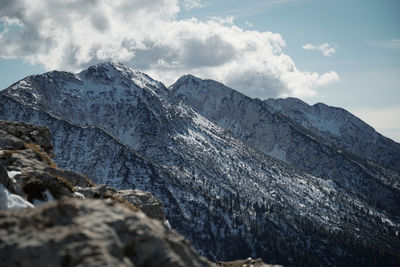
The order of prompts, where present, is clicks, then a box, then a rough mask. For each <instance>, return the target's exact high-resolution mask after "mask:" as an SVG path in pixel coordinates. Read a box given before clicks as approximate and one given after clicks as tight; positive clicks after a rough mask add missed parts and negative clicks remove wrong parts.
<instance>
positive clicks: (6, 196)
mask: <svg viewBox="0 0 400 267" xmlns="http://www.w3.org/2000/svg"><path fill="white" fill-rule="evenodd" d="M33 207H34V206H33V205H32V204H31V203H30V202H28V201H26V200H25V199H23V198H22V197H20V196H18V195H15V194H12V193H10V191H8V189H7V188H5V187H4V185H2V184H0V210H10V209H23V208H33Z"/></svg>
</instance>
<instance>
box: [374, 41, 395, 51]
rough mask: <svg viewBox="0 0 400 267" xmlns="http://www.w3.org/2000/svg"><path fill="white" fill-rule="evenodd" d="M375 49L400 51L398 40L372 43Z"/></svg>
mask: <svg viewBox="0 0 400 267" xmlns="http://www.w3.org/2000/svg"><path fill="white" fill-rule="evenodd" d="M372 45H373V46H375V47H381V48H387V49H400V39H391V40H385V41H379V42H374V43H372Z"/></svg>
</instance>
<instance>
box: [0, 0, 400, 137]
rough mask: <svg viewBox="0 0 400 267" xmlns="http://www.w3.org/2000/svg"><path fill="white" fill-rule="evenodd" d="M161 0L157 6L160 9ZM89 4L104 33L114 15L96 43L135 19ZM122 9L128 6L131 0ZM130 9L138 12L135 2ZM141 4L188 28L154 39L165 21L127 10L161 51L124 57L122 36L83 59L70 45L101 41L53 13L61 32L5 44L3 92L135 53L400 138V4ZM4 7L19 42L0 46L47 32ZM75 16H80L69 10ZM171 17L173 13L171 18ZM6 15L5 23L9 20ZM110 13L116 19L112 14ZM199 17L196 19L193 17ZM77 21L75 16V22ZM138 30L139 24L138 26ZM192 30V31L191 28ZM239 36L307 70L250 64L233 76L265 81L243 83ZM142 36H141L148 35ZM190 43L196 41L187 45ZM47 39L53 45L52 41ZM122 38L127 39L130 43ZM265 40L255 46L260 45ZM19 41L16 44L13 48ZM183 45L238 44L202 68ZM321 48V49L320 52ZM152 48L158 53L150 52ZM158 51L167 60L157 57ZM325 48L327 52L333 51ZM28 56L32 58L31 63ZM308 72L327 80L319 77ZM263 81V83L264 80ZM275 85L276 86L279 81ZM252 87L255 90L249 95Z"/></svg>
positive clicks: (169, 75)
mask: <svg viewBox="0 0 400 267" xmlns="http://www.w3.org/2000/svg"><path fill="white" fill-rule="evenodd" d="M15 2H21V5H22V4H25V5H28V4H27V3H28V2H26V1H22V0H18V1H17V0H16V1H15ZM33 2H34V1H33ZM45 2H46V1H45ZM47 2H48V1H47ZM99 2H101V1H99ZM137 2H140V1H137ZM157 2H159V3H158V5H157ZM161 2H162V3H161ZM143 5H149V4H148V3H146V4H143ZM50 6H51V5H50ZM58 8H59V7H58ZM63 8H71V7H63ZM91 8H93V10H95V12H97V13H95V12H94V15H93V14H92V15H91V16H90V17H88V19H87V20H85V18H84V16H83V15H82V14H80V13H79V12H77V13H76V14H78V15H79V16H80V18H81V17H82V20H81V22H80V23H81V24H82V25H84V23H85V21H90V22H92V25H94V26H93V27H95V28H97V29H98V28H99V27H98V26H99V25H100V26H101V27H103V26H104V25H103V24H104V23H103V24H99V22H98V21H108V23H107V24H105V25H106V26H104V27H103V28H105V30H104V29H103V28H101V30H97V31H93V37H92V39H96V38H98V40H97V43H96V47H97V46H101V43H102V42H108V40H107V39H106V38H105V37H104V38H103V37H102V35H101V33H103V32H104V34H106V33H107V38H109V39H112V38H113V37H112V35H110V32H107V30H108V29H109V30H110V31H111V30H112V29H114V28H112V27H113V25H118V26H119V27H118V29H121V28H122V29H123V24H128V23H126V18H125V20H124V19H123V18H122V17H120V16H119V15H118V16H117V17H116V16H115V14H117V13H118V12H119V13H118V14H122V13H121V11H119V10H118V7H111V8H110V7H107V6H105V4H98V5H96V6H92V7H91ZM124 8H125V9H129V8H128V7H126V6H125V7H124ZM131 8H132V9H134V8H135V9H136V10H137V9H138V8H137V7H133V6H131ZM140 8H142V9H143V10H144V11H143V13H145V12H149V14H150V13H151V14H152V15H151V16H153V15H154V14H153V13H154V11H153V10H155V8H158V9H160V10H162V12H161V11H160V13H159V14H156V15H154V16H155V17H154V18H155V19H153V20H154V21H157V20H158V19H159V17H163V19H162V20H161V19H160V21H161V22H163V24H165V25H167V26H168V27H169V25H170V26H171V27H178V28H179V27H180V28H179V30H177V32H176V33H174V34H175V35H172V34H171V36H169V35H165V33H164V32H165V31H168V30H164V31H162V32H161V31H160V34H159V35H162V36H163V38H162V40H159V39H154V37H149V36H150V35H151V34H150V32H157V29H159V28H160V27H161V26H160V25H161V24H157V25H156V26H154V25H152V26H149V23H152V22H148V21H146V20H144V19H140V20H139V19H138V15H137V13H129V17H130V18H135V19H133V20H135V21H134V22H135V25H136V24H140V25H144V26H143V27H142V28H138V29H139V30H138V32H139V33H140V34H139V33H138V34H136V35H135V37H132V38H130V39H129V40H133V42H134V43H135V44H136V43H140V41H142V40H144V41H143V43H144V44H148V43H151V44H152V45H151V48H154V47H156V48H157V49H154V50H151V49H149V47H146V48H145V49H142V50H140V49H139V48H138V47H140V45H136V46H135V49H136V50H135V52H134V56H132V54H129V52H130V51H131V50H129V49H128V50H127V52H126V54H115V53H114V52H113V51H114V50H116V49H115V44H116V43H122V41H121V40H120V39H118V40H117V39H116V38H117V37H115V38H114V39H115V42H114V43H110V45H108V46H107V49H103V50H98V51H96V57H95V58H93V57H90V56H88V55H91V54H90V53H92V54H93V52H91V51H92V50H91V51H89V52H87V53H86V54H85V53H83V52H82V53H78V54H79V55H83V56H81V57H83V58H84V59H85V60H77V59H76V58H77V56H76V54H77V53H70V54H68V53H66V52H65V51H66V50H65V47H79V45H81V46H82V44H86V43H87V44H90V45H92V46H94V45H93V43H89V41H88V40H84V39H82V41H81V42H77V41H76V40H78V41H79V38H81V36H82V34H81V33H77V34H76V35H70V34H65V35H64V36H63V35H62V34H63V31H64V30H65V26H64V25H63V24H61V22H60V21H59V20H57V19H56V18H52V17H49V20H50V21H51V20H53V24H52V28H51V29H56V30H55V32H56V33H57V34H54V35H46V34H45V33H42V32H40V31H39V30H38V33H37V34H36V35H35V34H25V35H23V38H28V37H29V38H32V41H29V40H26V39H23V38H21V39H22V40H26V41H27V42H31V43H32V44H31V45H29V46H24V47H22V48H18V49H14V48H13V47H11V46H10V47H11V48H8V49H6V48H4V47H6V46H4V45H3V46H2V47H3V48H0V87H1V88H5V87H7V86H8V85H10V84H11V83H13V82H16V81H17V80H19V79H21V78H23V77H25V76H27V75H30V74H34V73H42V72H45V71H47V70H50V69H54V68H56V69H65V70H71V71H78V70H79V69H82V68H84V67H86V66H88V65H90V64H92V63H96V62H97V61H101V60H102V59H107V57H112V58H115V57H117V59H118V60H121V59H122V60H121V61H123V62H124V60H123V59H124V58H128V57H129V58H130V60H127V61H126V62H124V63H126V64H128V65H130V66H132V67H134V68H138V69H141V70H143V71H145V72H148V73H150V75H152V76H154V77H155V78H158V79H161V80H162V81H164V82H166V83H167V84H168V83H170V82H172V81H173V80H174V79H175V78H176V77H178V76H179V75H181V74H185V72H191V73H193V74H195V75H198V76H200V77H203V78H207V77H210V78H214V79H217V80H220V81H222V82H225V83H227V84H228V85H229V86H231V87H233V88H235V89H238V90H240V91H242V92H244V93H247V94H248V95H250V96H253V97H259V98H266V97H270V96H272V97H276V96H288V95H293V96H297V97H300V98H301V99H303V100H304V101H306V102H308V103H309V104H314V103H316V102H324V103H326V104H329V105H334V106H340V107H343V108H346V109H347V110H349V111H351V112H352V113H354V114H355V115H357V116H359V117H360V118H362V119H363V120H364V121H366V122H368V123H369V124H370V125H372V126H373V127H374V128H375V129H376V130H378V131H379V132H381V133H383V134H384V135H386V136H388V137H391V138H392V139H394V140H396V141H397V142H399V141H400V101H399V100H400V90H399V89H400V88H399V87H400V27H399V26H400V16H399V15H398V14H400V1H397V0H381V1H377V0H375V1H372V0H352V1H343V0H335V1H325V0H264V1H263V0H250V1H249V0H248V1H234V0H214V1H211V0H208V1H207V0H205V1H200V0H183V1H180V2H179V3H177V2H176V1H175V0H167V1H154V6H149V7H148V9H145V8H147V7H142V6H141V7H140ZM109 9H111V10H113V11H114V12H113V13H112V14H110V13H107V12H108V11H107V10H109ZM3 10H5V11H3V13H2V11H0V19H2V21H3V22H2V23H1V22H0V25H1V27H0V30H2V31H4V29H6V28H8V33H7V35H8V36H11V35H13V36H14V38H11V39H10V38H8V39H4V38H3V40H2V39H1V38H0V40H2V42H1V41H0V44H12V42H13V41H15V40H17V39H18V38H16V37H15V36H17V37H18V33H20V32H21V31H22V32H23V30H24V29H28V28H30V29H29V30H30V31H31V32H32V29H34V31H33V32H36V31H35V30H36V28H35V27H39V26H40V27H41V28H43V27H44V26H43V25H46V24H43V23H44V22H42V21H40V23H39V22H37V20H36V17H37V16H34V15H32V16H31V17H29V12H30V11H29V12H28V11H27V13H28V15H26V16H25V17H18V16H17V15H15V14H16V13H13V10H12V7H10V8H9V9H8V8H7V7H5V8H4V9H3ZM27 10H28V9H27ZM7 12H8V13H7ZM132 12H134V11H132ZM157 12H158V11H157ZM50 13H51V12H50ZM70 13H72V14H74V13H73V12H71V11H70ZM143 13H142V14H143ZM96 14H103V15H102V16H103V17H100V18H101V19H98V18H97V16H96ZM149 16H150V15H149ZM165 17H167V19H166V20H165ZM4 18H7V19H6V20H5V19H4ZM75 18H76V17H75ZM104 18H108V20H106V19H104ZM193 18H195V19H196V20H195V21H193ZM13 19H14V20H13ZM66 20H68V18H63V20H62V22H63V23H65V21H66ZM16 21H17V22H16ZM75 21H76V19H75V20H74V23H75ZM93 21H97V22H96V23H97V24H96V23H93ZM184 21H191V22H190V23H192V24H190V23H189V22H187V23H183V22H184ZM210 21H211V22H210ZM212 21H215V22H212ZM36 22H37V23H36ZM7 23H8V24H7ZM57 23H60V24H57ZM118 23H119V24H118ZM122 23H123V24H122ZM141 23H142V24H141ZM59 25H60V26H59ZM108 25H110V26H108ZM130 27H131V28H132V25H131V26H130ZM146 27H148V28H146ZM151 27H156V28H151ZM162 27H164V26H162ZM232 27H236V28H238V29H239V30H236V31H235V30H232ZM74 29H75V28H74ZM115 29H117V28H115ZM127 29H129V28H127ZM143 29H144V30H143ZM168 29H175V28H168ZM191 29H194V30H193V31H192V30H191ZM203 29H205V30H204V33H203V35H207V34H209V37H210V38H208V39H207V40H206V41H204V40H203V41H204V42H203V41H202V42H200V41H198V40H197V39H196V38H197V37H196V31H201V30H203ZM215 29H216V30H215ZM69 30H70V29H69ZM70 31H71V30H70ZM88 31H89V30H88ZM114 31H115V30H114ZM99 32H100V34H99ZM121 32H122V33H119V35H118V36H120V35H121V34H123V31H122V30H121ZM245 32H253V33H252V34H253V35H251V34H250V33H249V34H247V35H246V36H245ZM264 32H272V33H275V34H278V37H280V38H281V39H282V40H284V43H285V45H282V44H281V41H280V40H279V38H278V40H276V38H277V37H276V36H273V35H268V36H264V37H259V35H258V33H264ZM235 34H237V40H238V41H237V43H239V42H243V43H246V42H247V44H248V45H249V44H251V42H252V40H251V38H260V42H262V41H264V40H266V42H271V43H272V44H273V45H277V46H279V48H281V49H282V53H283V54H284V55H285V56H287V57H288V58H289V59H290V60H291V61H293V66H295V67H296V68H297V69H298V70H299V71H298V73H297V74H296V78H293V79H292V78H287V79H283V80H279V78H277V77H278V76H279V77H284V76H285V75H286V74H287V73H286V72H284V73H283V74H282V73H278V74H277V75H278V76H274V75H275V73H276V72H277V71H279V70H280V69H281V68H278V69H273V68H272V70H271V66H269V65H268V66H266V65H262V63H260V62H259V63H255V64H254V65H249V66H247V68H244V69H243V73H244V74H243V75H244V76H240V73H236V75H235V76H237V77H247V76H249V75H250V77H261V78H260V80H257V83H254V84H249V83H244V82H242V81H237V80H235V79H233V78H232V77H229V76H227V74H226V73H227V72H229V71H231V69H232V68H234V67H235V66H236V68H238V67H237V66H241V65H243V64H244V63H243V62H246V61H251V60H253V55H250V54H247V55H245V56H244V57H243V59H241V60H243V61H238V62H236V63H235V62H234V60H237V59H233V58H234V56H233V54H234V53H236V54H237V53H241V52H243V51H244V50H243V48H240V47H238V46H236V45H237V44H236V43H235V39H234V38H235ZM5 35H6V33H4V32H3V37H4V36H5ZM132 35H133V34H132ZM142 35H143V36H142ZM147 35H149V36H147ZM21 36H22V35H21ZM38 36H39V37H40V38H39V37H38ZM43 36H44V37H43ZM58 36H62V37H67V38H62V41H61V38H59V39H58ZM105 36H106V35H105ZM136 36H140V38H139V37H136ZM229 36H232V37H233V38H232V40H228V39H229ZM214 37H217V38H214ZM118 38H119V37H118ZM135 38H136V39H135ZM152 38H153V39H152ZM168 38H171V40H172V41H170V42H169V43H167V42H166V41H164V40H168ZM160 39H161V38H160ZM187 39H190V40H192V41H193V42H190V43H189V45H188V42H187ZM10 40H11V41H10ZM48 40H51V41H52V42H48ZM65 40H71V41H70V42H71V43H72V44H73V46H72V45H71V44H70V43H68V42H66V41H65ZM173 40H178V41H177V43H178V44H180V43H181V46H180V47H179V46H178V47H177V48H176V51H175V50H173V49H175V44H174V41H173ZM199 40H200V39H199ZM210 40H211V41H210ZM221 40H222V41H221ZM227 40H228V41H227ZM124 41H125V43H126V40H124ZM73 42H75V43H73ZM260 42H257V45H258V44H259V43H260ZM324 43H326V44H327V45H326V47H325V48H332V49H333V51H334V52H332V51H331V53H330V54H329V53H328V54H329V56H327V54H325V55H324V54H323V51H325V50H324V49H323V48H321V47H320V45H322V44H324ZM99 44H100V45H99ZM307 44H308V45H309V46H308V47H309V49H308V50H307V49H304V48H303V46H305V45H307ZM13 45H14V47H15V44H13ZM43 47H49V49H50V51H51V52H49V54H51V57H49V56H48V55H46V54H45V52H43V49H42V48H43ZM54 47H56V48H57V49H55V48H54ZM110 47H111V48H112V49H111V48H110ZM182 47H194V49H196V50H199V49H203V48H204V49H205V50H204V51H209V50H210V49H221V51H222V52H223V51H230V50H232V51H231V52H232V55H230V54H228V53H227V54H226V55H225V52H224V53H222V54H221V53H217V54H210V57H209V58H210V60H211V59H214V58H217V60H216V61H215V62H214V61H213V62H209V63H208V62H203V63H202V64H203V65H200V64H197V65H196V62H193V61H195V60H199V59H198V58H192V57H188V56H187V54H184V53H183V54H182V53H181V52H180V51H181V50H182ZM216 47H217V48H216ZM318 47H320V48H319V49H318ZM124 48H125V46H124ZM51 49H52V50H51ZM62 49H64V50H62ZM185 49H186V48H185ZM70 50H71V49H69V50H68V51H67V52H69V51H70ZM81 50H82V49H81ZM149 50H150V51H151V53H146V51H149ZM196 50H194V51H196ZM165 51H167V52H165ZM171 51H173V53H172V52H171ZM200 51H202V50H200ZM218 51H219V50H218ZM257 51H258V53H259V54H258V55H259V57H262V56H263V54H264V53H269V52H270V50H268V49H264V48H262V47H261V48H259V49H258V50H257ZM190 52H192V53H193V51H191V50H188V53H190ZM158 53H159V55H160V56H159V57H157V55H158ZM165 53H169V56H168V57H165V56H161V55H164V54H165ZM204 53H206V52H204ZM246 53H247V52H246ZM274 53H275V52H271V54H272V55H269V56H266V59H265V60H266V61H268V60H271V61H273V62H274V61H275V60H278V61H277V62H278V63H277V64H282V66H283V67H287V66H288V64H289V65H290V63H287V62H286V61H281V59H280V58H279V59H278V58H277V57H276V55H275V54H274ZM325 53H327V52H326V51H325ZM243 54H245V52H243ZM140 56H142V58H140ZM68 57H70V58H68ZM66 58H67V59H66ZM206 59H207V57H206ZM231 59H232V62H233V63H232V64H231V66H230V67H229V68H228V67H227V64H228V63H229V62H230V61H229V60H231ZM146 60H148V61H149V62H150V60H154V62H153V63H152V64H147V61H146ZM179 60H182V62H179ZM29 61H30V62H33V63H34V64H30V63H29ZM212 64H214V65H212ZM220 66H224V67H220ZM258 66H260V70H257V72H263V71H271V73H269V74H268V75H264V76H263V75H261V76H260V75H259V74H258V73H252V69H255V68H257V67H258ZM230 68H231V69H230ZM288 68H289V69H290V68H292V66H288ZM154 69H156V70H154ZM237 72H238V71H237ZM308 73H313V75H314V76H315V75H319V76H318V77H317V78H313V79H311V78H310V77H309V75H308ZM324 73H330V74H332V73H334V74H335V75H336V74H337V76H338V77H336V76H335V75H330V76H329V75H328V76H329V77H328V76H326V77H325V78H326V79H325V78H322V75H323V74H324ZM245 75H247V76H245ZM251 75H254V76H251ZM314 76H313V77H314ZM261 79H264V80H265V82H264V80H261ZM304 79H308V80H307V82H306V83H305V85H304V86H302V87H299V88H296V86H294V87H293V86H292V87H291V84H292V83H293V82H296V81H298V80H300V81H303V80H304ZM252 80H254V79H252ZM324 80H329V81H327V82H326V83H325V82H323V81H324ZM339 80H340V81H339ZM271 84H272V85H274V86H277V87H279V86H281V87H282V88H281V89H279V90H276V91H274V89H272V88H269V89H268V90H269V91H268V90H267V89H265V90H264V91H261V90H258V89H257V86H260V87H263V86H264V87H269V85H271ZM321 84H322V85H321ZM272 85H271V87H273V86H272ZM320 85H321V86H320ZM246 88H252V89H251V90H250V89H249V90H248V91H246Z"/></svg>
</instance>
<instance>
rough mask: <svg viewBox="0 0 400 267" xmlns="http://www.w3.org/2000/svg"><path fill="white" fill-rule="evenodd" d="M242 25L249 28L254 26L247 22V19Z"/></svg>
mask: <svg viewBox="0 0 400 267" xmlns="http://www.w3.org/2000/svg"><path fill="white" fill-rule="evenodd" d="M244 25H246V26H247V27H249V28H251V27H253V26H254V25H253V23H251V22H248V21H247V20H246V21H245V22H244Z"/></svg>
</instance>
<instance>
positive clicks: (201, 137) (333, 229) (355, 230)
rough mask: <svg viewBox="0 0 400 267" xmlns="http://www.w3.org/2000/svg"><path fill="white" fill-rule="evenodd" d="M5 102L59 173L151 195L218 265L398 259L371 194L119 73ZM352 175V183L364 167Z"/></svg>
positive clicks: (63, 79) (14, 94) (38, 80)
mask: <svg viewBox="0 0 400 267" xmlns="http://www.w3.org/2000/svg"><path fill="white" fill-rule="evenodd" d="M0 104H1V105H0V118H3V119H10V120H22V121H29V122H34V123H38V124H44V125H47V126H48V127H49V128H50V130H51V132H52V133H53V137H52V141H53V143H54V144H55V147H56V149H55V151H54V152H55V161H56V162H57V164H58V166H61V167H63V168H69V169H72V170H75V171H78V172H83V173H84V174H86V175H87V176H88V177H91V178H92V179H95V182H97V183H105V184H107V185H108V186H113V187H117V188H118V189H130V188H138V189H142V190H146V191H150V192H152V193H153V194H155V195H156V196H157V197H159V198H160V199H161V200H162V202H163V203H164V207H165V212H166V217H167V219H168V220H169V221H170V222H171V225H172V227H174V228H176V229H177V230H178V231H179V232H180V233H182V234H184V235H185V236H186V237H188V238H189V239H190V240H191V241H192V242H193V243H194V244H195V246H196V247H197V248H198V249H199V250H200V252H201V253H202V254H203V255H206V256H207V257H209V258H211V259H219V260H221V259H224V260H226V259H236V258H247V257H248V256H252V257H262V258H263V259H265V260H267V261H268V262H272V263H284V264H287V265H293V264H294V263H296V264H297V265H307V264H322V265H327V264H336V265H346V264H353V265H357V264H367V265H368V264H374V263H376V262H379V263H385V264H387V265H395V264H396V263H397V262H398V261H399V259H398V257H397V255H398V253H397V252H398V251H399V249H400V244H399V243H400V242H399V240H398V238H397V234H396V232H397V231H398V230H399V228H400V226H399V223H398V222H397V221H396V218H395V217H394V216H393V214H391V213H390V211H388V210H387V209H386V210H383V209H382V208H380V207H378V205H377V204H376V203H374V204H373V205H371V203H370V202H372V201H369V200H368V199H366V196H365V195H363V194H362V193H363V191H360V190H358V187H361V188H363V187H365V188H367V189H368V188H370V187H371V186H373V184H371V183H367V184H366V185H364V184H362V181H360V180H357V179H355V180H354V181H352V183H351V184H352V185H353V186H351V187H350V186H348V185H346V183H344V182H343V181H340V180H337V181H333V180H330V179H327V178H326V177H324V178H323V179H321V178H317V177H315V176H312V175H310V174H307V173H305V172H303V171H300V170H298V169H296V168H293V167H291V166H289V165H288V164H285V163H283V162H281V161H279V160H276V159H273V158H271V157H270V156H267V155H266V154H264V153H263V152H261V151H259V150H257V149H254V148H253V147H251V146H249V145H248V144H247V143H245V142H243V141H241V140H239V139H238V138H237V137H240V136H236V135H235V133H234V131H232V130H231V129H229V131H228V130H226V129H224V128H222V127H221V126H219V125H217V124H215V123H214V122H213V121H212V120H209V119H207V116H205V115H206V114H200V113H198V112H196V108H195V107H194V106H193V108H192V107H190V106H188V105H187V104H185V103H184V102H182V101H181V100H180V99H179V98H177V97H176V94H175V92H174V90H169V89H167V88H166V87H165V86H164V85H162V84H161V83H159V82H157V81H154V80H152V79H151V78H150V77H148V76H146V75H145V74H142V73H140V72H137V71H134V70H131V69H129V68H127V67H126V66H123V65H121V64H116V63H104V64H99V65H96V66H93V67H91V68H89V69H88V70H85V71H83V72H81V73H77V74H72V73H65V72H50V73H46V74H43V75H36V76H30V77H27V78H26V79H24V80H21V81H20V82H18V83H16V84H14V85H12V86H11V87H10V88H8V89H7V90H5V91H3V92H2V93H1V94H0ZM236 113H238V114H240V113H239V112H236ZM253 113H254V114H253ZM253 113H252V114H253V115H254V116H256V114H255V113H256V112H255V111H253ZM248 115H249V117H251V116H252V115H251V116H250V114H248ZM273 116H276V115H273ZM276 117H277V118H278V119H280V118H283V117H282V116H276ZM293 124H294V123H293ZM288 127H289V126H283V127H282V130H283V131H282V135H283V134H284V133H285V131H284V130H285V129H286V128H288ZM289 129H290V131H295V130H296V129H297V128H290V127H289ZM277 134H278V133H277ZM304 135H305V134H304ZM270 136H271V135H270V132H268V131H267V132H266V133H265V137H270ZM299 136H303V135H297V136H296V138H300V137H299ZM301 138H305V137H301ZM304 140H310V139H304ZM292 141H293V139H289V140H288V142H292ZM320 144H321V143H320V142H317V141H315V142H312V143H311V145H310V146H311V147H312V146H316V147H318V146H320ZM325 148H326V147H323V148H322V149H321V150H324V149H325ZM332 151H333V152H334V153H339V152H337V151H336V150H334V149H332ZM333 152H332V153H333ZM304 153H305V152H304ZM320 153H322V152H320ZM324 153H325V154H327V153H326V152H323V153H322V154H324ZM322 154H321V155H322ZM76 158H79V159H80V160H76ZM299 158H300V157H299ZM339 159H341V158H339ZM342 159H343V157H342ZM335 160H336V158H333V159H332V161H333V164H335V165H338V166H339V165H340V162H335ZM303 161H306V160H304V159H303ZM343 161H344V160H343ZM344 162H345V161H344ZM346 164H350V163H346ZM345 166H346V165H345ZM348 166H349V168H350V169H349V172H350V173H352V172H353V171H354V172H355V171H358V172H360V171H359V169H363V168H364V165H363V166H362V167H360V168H356V167H355V166H354V165H351V164H350V165H348ZM384 171H385V172H386V171H387V172H390V170H386V169H384ZM361 173H362V172H361ZM355 174H357V172H355V173H354V177H357V176H356V175H355ZM393 175H396V173H395V174H393ZM384 177H386V178H385V179H387V180H388V181H387V182H386V183H385V184H384V185H382V186H380V185H379V183H381V181H378V182H376V184H378V186H377V188H378V192H379V193H380V195H382V196H383V197H385V198H386V199H387V200H388V201H394V202H395V201H397V200H396V197H395V194H394V192H396V191H395V190H398V189H396V186H397V185H396V183H395V182H396V181H397V182H398V180H396V179H394V178H393V177H392V176H390V175H386V176H384ZM370 180H372V181H374V179H370ZM351 189H353V190H351ZM376 255H384V256H383V258H377V257H376Z"/></svg>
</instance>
